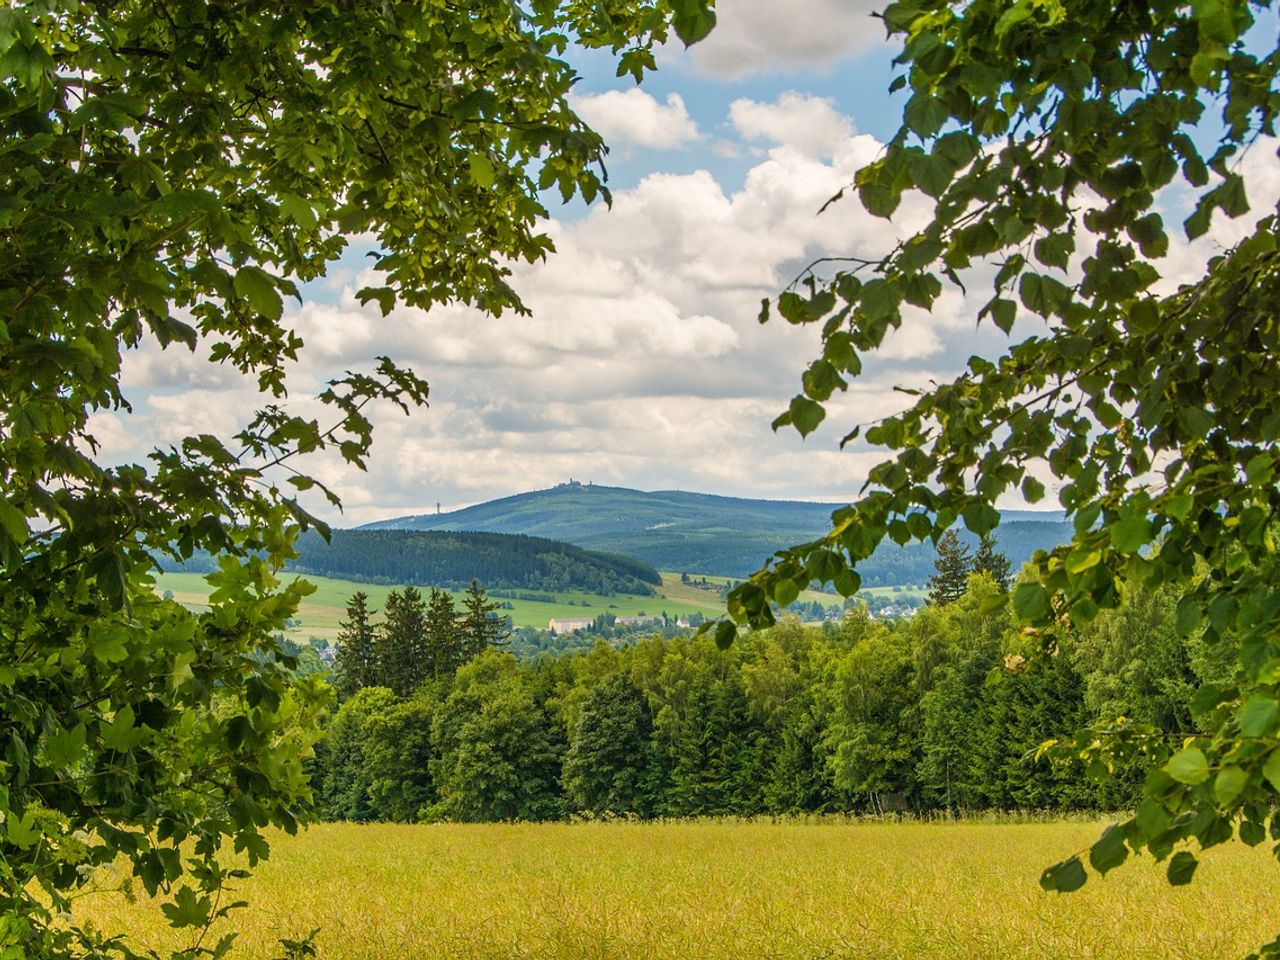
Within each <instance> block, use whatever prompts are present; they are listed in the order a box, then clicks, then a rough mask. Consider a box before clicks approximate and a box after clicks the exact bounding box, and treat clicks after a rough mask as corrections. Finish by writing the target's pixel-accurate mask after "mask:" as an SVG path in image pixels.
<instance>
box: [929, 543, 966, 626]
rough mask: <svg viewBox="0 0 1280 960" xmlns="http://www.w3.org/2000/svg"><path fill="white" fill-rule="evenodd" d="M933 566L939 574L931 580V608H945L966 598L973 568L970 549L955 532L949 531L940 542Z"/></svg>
mask: <svg viewBox="0 0 1280 960" xmlns="http://www.w3.org/2000/svg"><path fill="white" fill-rule="evenodd" d="M933 566H934V568H935V569H936V570H937V571H938V572H937V573H936V574H934V575H933V576H932V577H930V578H929V604H930V606H934V607H945V606H946V605H947V604H948V603H952V602H953V601H955V600H958V599H960V597H962V596H964V592H965V590H966V589H967V588H968V585H969V572H970V571H971V570H972V569H973V567H972V563H971V560H970V557H969V548H968V547H966V546H965V545H964V544H963V543H961V542H960V537H959V535H958V534H957V533H956V532H955V531H954V530H948V531H947V532H946V533H944V534H943V535H942V537H941V538H940V539H939V540H938V548H937V556H936V557H934V560H933Z"/></svg>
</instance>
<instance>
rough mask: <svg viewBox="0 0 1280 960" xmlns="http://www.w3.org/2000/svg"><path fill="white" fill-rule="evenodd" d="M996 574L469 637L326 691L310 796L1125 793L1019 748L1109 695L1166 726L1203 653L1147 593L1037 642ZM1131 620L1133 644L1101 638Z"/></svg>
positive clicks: (369, 806) (450, 800)
mask: <svg viewBox="0 0 1280 960" xmlns="http://www.w3.org/2000/svg"><path fill="white" fill-rule="evenodd" d="M1000 593H1001V591H1000V588H999V587H998V585H997V584H995V583H994V581H992V580H991V579H990V578H989V577H987V576H985V575H981V574H975V575H973V576H971V577H970V579H969V587H968V590H967V591H966V592H965V593H964V594H963V595H962V596H960V597H959V598H958V599H956V600H955V601H954V602H953V603H950V604H947V605H946V606H942V607H927V608H925V609H924V610H922V611H921V612H920V613H918V614H917V615H916V616H915V617H913V618H911V619H910V620H901V621H877V620H874V619H872V618H870V617H869V616H867V615H866V613H865V612H863V611H860V610H853V611H850V613H849V615H848V616H847V617H846V618H845V619H844V620H843V621H840V622H839V623H832V624H826V625H823V626H820V627H819V626H804V625H801V624H800V623H799V622H798V621H795V620H786V621H783V622H782V623H780V624H778V625H776V626H775V627H773V628H770V629H768V630H760V631H755V632H753V633H752V634H751V635H750V636H749V637H746V638H744V639H743V640H742V642H740V643H737V644H735V645H734V646H733V647H731V648H730V649H728V650H720V649H719V648H717V647H716V645H715V644H714V643H713V642H712V641H711V640H710V639H709V638H707V637H701V638H690V637H688V636H683V637H674V638H662V637H657V636H654V637H650V638H646V639H642V640H640V641H639V642H637V643H635V644H632V645H628V646H624V647H618V648H614V647H611V646H609V645H608V644H606V643H603V642H601V643H599V644H598V645H597V646H596V647H594V648H592V649H590V650H585V651H583V650H580V651H575V652H571V653H564V654H560V655H555V656H553V655H550V654H548V653H543V654H541V655H539V656H538V657H536V658H534V659H531V660H527V661H519V660H516V659H514V658H512V657H511V656H510V655H509V654H506V653H501V652H498V651H491V652H487V653H484V654H482V655H481V656H479V657H477V658H476V659H474V660H472V661H470V662H469V663H468V664H466V665H465V666H463V667H462V668H461V669H460V670H459V671H458V673H457V675H456V676H455V677H445V678H441V679H439V680H435V681H432V682H429V683H427V684H425V685H424V686H422V687H420V688H419V690H418V691H417V692H416V693H415V694H414V695H413V696H412V697H410V698H407V699H401V698H397V697H395V696H393V695H392V694H391V693H390V691H387V690H385V689H379V688H374V689H372V690H365V691H362V692H360V693H359V694H357V695H356V696H355V697H353V698H352V699H351V700H349V701H347V702H346V703H344V704H343V706H342V708H341V709H340V710H339V711H337V714H336V715H335V717H334V719H333V720H332V721H331V722H330V725H329V727H328V729H327V733H326V737H325V739H324V740H323V741H322V743H321V750H320V754H321V756H320V758H319V760H318V761H317V763H316V764H315V765H314V768H313V772H314V776H315V782H316V790H317V794H318V795H319V796H320V798H321V805H322V810H323V812H324V813H325V815H326V816H331V817H334V818H340V819H364V820H401V819H408V820H422V819H455V820H503V819H511V818H516V819H543V818H549V817H556V818H559V817H565V816H572V815H579V814H581V815H587V816H629V817H655V816H676V817H680V816H700V815H701V816H706V815H711V816H715V815H743V816H754V815H777V814H787V813H794V814H808V813H821V812H851V813H858V814H878V813H884V812H887V811H897V810H904V811H908V810H909V811H915V812H917V813H920V814H924V815H933V814H936V813H945V812H950V813H953V814H964V813H977V812H981V811H988V810H1026V809H1031V808H1035V809H1038V810H1043V811H1053V812H1059V813H1061V812H1068V811H1078V810H1089V809H1092V810H1097V809H1117V808H1119V807H1123V806H1125V805H1129V804H1133V803H1135V802H1136V801H1137V800H1138V799H1139V797H1140V795H1141V790H1142V779H1141V777H1136V776H1134V773H1135V770H1134V769H1133V768H1129V769H1126V770H1124V771H1122V772H1121V775H1118V776H1106V777H1096V776H1094V774H1096V771H1091V770H1090V769H1089V768H1088V767H1087V765H1086V764H1084V763H1081V762H1079V761H1078V760H1077V761H1075V762H1073V763H1070V764H1065V763H1054V762H1049V760H1048V759H1047V758H1041V759H1039V760H1037V759H1035V753H1036V750H1037V748H1038V747H1039V746H1040V744H1042V743H1043V742H1044V741H1045V740H1046V739H1048V738H1051V737H1060V736H1063V735H1064V734H1069V732H1070V731H1072V730H1074V729H1076V728H1077V727H1079V726H1080V725H1082V724H1085V723H1088V722H1094V721H1099V720H1101V721H1110V720H1111V719H1113V718H1114V716H1115V714H1114V713H1113V712H1112V711H1113V710H1115V709H1117V708H1119V707H1123V709H1125V710H1127V711H1129V712H1130V715H1132V716H1134V717H1137V718H1142V719H1144V720H1146V721H1147V722H1150V723H1151V725H1152V727H1153V729H1155V730H1158V731H1160V732H1161V733H1162V734H1163V735H1166V736H1167V735H1170V734H1176V733H1177V732H1178V731H1179V730H1180V729H1181V728H1182V725H1183V723H1184V721H1185V716H1184V714H1183V713H1182V712H1180V705H1181V704H1182V703H1183V702H1184V701H1183V700H1182V699H1181V698H1182V694H1183V691H1185V690H1186V689H1187V688H1188V686H1189V685H1190V684H1191V683H1195V682H1204V681H1210V682H1212V681H1213V680H1214V678H1215V676H1216V674H1215V673H1214V672H1213V671H1214V670H1215V669H1216V661H1215V658H1214V657H1212V656H1205V655H1204V652H1205V651H1204V648H1203V645H1202V639H1201V638H1198V637H1196V638H1188V639H1185V640H1184V639H1183V638H1180V637H1177V635H1176V634H1175V633H1174V631H1173V623H1174V618H1175V614H1174V610H1173V607H1172V606H1171V605H1170V604H1169V603H1168V602H1167V598H1164V597H1162V596H1160V595H1148V594H1145V593H1140V594H1139V595H1137V596H1135V598H1134V601H1133V603H1132V604H1131V605H1130V606H1128V607H1126V609H1124V610H1122V611H1119V612H1118V613H1109V614H1107V615H1105V616H1103V617H1100V618H1099V620H1098V621H1097V622H1095V623H1094V624H1090V625H1088V626H1087V627H1084V628H1082V629H1081V630H1079V631H1077V632H1076V633H1075V634H1073V635H1072V636H1071V637H1070V638H1069V639H1066V640H1064V645H1063V647H1062V649H1061V650H1060V651H1059V653H1058V655H1057V656H1053V657H1042V658H1034V657H1031V656H1029V654H1030V653H1031V650H1030V649H1029V644H1028V641H1027V637H1026V636H1025V635H1023V634H1022V633H1021V632H1020V630H1019V629H1018V628H1017V625H1016V624H1015V623H1014V622H1013V618H1012V617H1011V616H1010V613H1009V609H1008V606H1007V605H1005V606H993V604H992V601H993V599H995V598H996V597H998V596H999V595H1000ZM1128 631H1133V632H1134V633H1135V635H1136V636H1137V637H1139V638H1143V639H1142V640H1141V642H1140V643H1139V645H1138V647H1137V648H1136V649H1133V648H1130V649H1124V648H1122V647H1121V646H1120V644H1119V642H1118V639H1117V633H1118V632H1124V633H1127V632H1128ZM1148 638H1149V639H1148ZM1148 656H1149V661H1148V662H1145V663H1144V662H1142V661H1144V659H1146V658H1147V657H1148ZM1171 705H1172V707H1173V709H1170V707H1171Z"/></svg>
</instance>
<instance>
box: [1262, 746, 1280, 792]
mask: <svg viewBox="0 0 1280 960" xmlns="http://www.w3.org/2000/svg"><path fill="white" fill-rule="evenodd" d="M1262 776H1263V778H1264V779H1265V780H1266V781H1267V783H1269V784H1271V786H1272V789H1274V790H1275V791H1276V793H1280V750H1272V751H1271V753H1270V755H1269V756H1268V757H1267V762H1266V763H1264V764H1263V765H1262Z"/></svg>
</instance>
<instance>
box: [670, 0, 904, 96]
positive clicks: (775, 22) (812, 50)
mask: <svg viewBox="0 0 1280 960" xmlns="http://www.w3.org/2000/svg"><path fill="white" fill-rule="evenodd" d="M881 6H883V4H882V3H876V2H871V0H788V2H786V3H780V2H778V0H720V2H718V3H717V4H716V21H717V22H716V28H715V29H714V30H712V31H711V35H710V36H709V37H707V39H705V40H703V41H702V42H701V43H698V44H695V45H694V46H693V48H692V49H691V51H690V53H691V55H692V57H693V62H694V65H695V66H696V67H697V68H698V69H699V70H700V71H701V72H703V73H706V74H710V75H711V76H714V77H720V78H724V79H730V78H738V77H745V76H748V75H750V74H756V73H769V72H772V71H777V70H782V69H788V68H795V67H808V68H811V69H812V68H821V67H824V66H829V65H832V64H834V63H836V62H837V61H839V60H842V59H844V58H846V57H851V56H856V55H858V54H860V53H864V52H865V51H867V50H869V49H871V48H872V47H874V46H875V45H876V44H877V43H880V42H882V41H883V39H884V36H885V31H884V27H883V26H882V25H881V24H880V22H879V21H878V20H874V19H872V17H871V14H872V13H873V12H874V11H875V10H877V9H879V8H880V7H881Z"/></svg>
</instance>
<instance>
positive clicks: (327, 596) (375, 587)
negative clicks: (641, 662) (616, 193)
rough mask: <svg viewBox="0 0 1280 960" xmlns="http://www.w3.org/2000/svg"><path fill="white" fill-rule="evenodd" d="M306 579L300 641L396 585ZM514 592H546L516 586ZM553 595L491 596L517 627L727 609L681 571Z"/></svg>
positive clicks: (178, 593) (188, 585)
mask: <svg viewBox="0 0 1280 960" xmlns="http://www.w3.org/2000/svg"><path fill="white" fill-rule="evenodd" d="M286 576H288V575H286ZM306 579H307V580H309V581H311V582H312V583H313V584H315V586H316V592H315V593H313V594H312V595H311V596H309V597H307V598H306V600H304V601H303V602H302V605H301V607H300V609H299V611H298V619H299V620H300V621H301V625H300V626H298V627H295V628H294V629H293V630H291V631H289V634H290V635H291V636H293V637H295V638H296V639H300V640H305V639H307V638H308V637H323V638H324V639H326V640H333V639H334V638H335V637H336V636H337V635H338V623H339V621H340V620H342V618H343V617H344V616H345V614H346V604H347V600H348V598H350V596H351V595H352V594H353V593H355V592H356V591H357V590H363V591H364V592H365V593H367V594H368V595H369V602H370V606H372V607H373V608H374V609H377V610H381V609H382V607H383V605H384V604H385V602H386V599H387V594H388V593H390V592H391V591H392V590H394V589H395V587H392V586H389V585H384V584H377V583H357V582H355V581H353V580H339V579H335V578H332V577H317V576H312V575H310V574H308V575H307V577H306ZM156 583H157V589H159V590H172V591H173V595H174V597H175V599H177V600H179V601H180V602H182V603H185V604H188V605H190V606H200V605H201V604H203V603H204V602H205V600H206V599H207V598H208V596H209V588H208V585H207V584H206V583H205V582H204V575H203V574H199V573H164V574H160V575H159V576H157V577H156ZM424 589H425V588H424ZM451 592H452V593H453V595H454V599H455V600H458V601H459V602H461V598H462V594H461V592H460V591H451ZM510 592H512V593H530V592H541V591H528V590H513V591H510ZM552 595H553V596H555V598H556V602H555V603H547V602H544V601H538V600H519V599H513V598H510V597H501V596H494V597H492V599H494V600H497V601H498V602H510V603H511V604H512V605H513V606H514V609H512V610H503V611H502V612H503V613H506V614H510V616H511V619H512V621H513V622H514V623H515V625H516V626H517V627H524V626H534V627H538V628H540V629H546V626H547V621H549V620H550V619H551V618H552V617H596V616H599V615H600V614H602V613H612V614H614V615H616V616H619V617H630V616H636V615H638V614H641V613H645V614H649V615H657V614H659V613H661V612H662V611H663V610H665V611H666V612H667V613H668V614H670V615H671V616H680V615H685V614H692V613H699V612H700V613H702V614H703V615H704V616H718V615H719V614H721V613H723V612H724V602H723V601H722V600H721V599H720V598H719V597H718V596H717V595H716V594H715V593H714V592H712V591H709V590H699V589H697V588H695V587H690V586H686V585H684V584H682V583H681V582H680V575H679V574H673V573H664V574H663V575H662V586H661V587H660V588H658V596H653V597H636V596H629V595H626V594H613V595H612V596H605V595H603V594H597V593H586V592H583V591H557V592H555V593H554V594H552ZM802 596H803V597H804V599H806V600H821V601H822V602H823V603H837V602H840V598H839V597H836V596H834V595H829V594H821V593H816V592H813V591H806V592H805V593H804V594H803V595H802Z"/></svg>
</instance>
